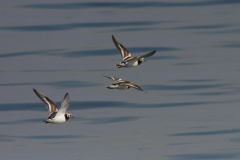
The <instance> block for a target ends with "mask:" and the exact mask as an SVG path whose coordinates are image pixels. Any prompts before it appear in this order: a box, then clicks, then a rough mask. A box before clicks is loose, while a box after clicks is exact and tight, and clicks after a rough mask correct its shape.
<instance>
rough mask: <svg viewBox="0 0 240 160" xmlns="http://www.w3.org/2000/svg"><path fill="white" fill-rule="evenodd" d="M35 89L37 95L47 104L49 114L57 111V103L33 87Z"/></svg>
mask: <svg viewBox="0 0 240 160" xmlns="http://www.w3.org/2000/svg"><path fill="white" fill-rule="evenodd" d="M33 91H34V92H35V93H36V95H37V96H38V97H39V98H40V99H41V100H42V101H43V103H44V104H45V105H46V107H47V109H48V111H49V115H51V114H52V113H53V112H57V111H58V108H57V105H56V104H55V103H54V102H53V101H52V100H51V99H49V98H48V97H46V96H45V95H44V94H42V93H41V92H39V91H37V90H36V89H33Z"/></svg>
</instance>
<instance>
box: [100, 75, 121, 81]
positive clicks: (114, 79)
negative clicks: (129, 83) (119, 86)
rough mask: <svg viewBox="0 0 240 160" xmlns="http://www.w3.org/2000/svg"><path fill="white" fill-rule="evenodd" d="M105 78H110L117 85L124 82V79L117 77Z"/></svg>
mask: <svg viewBox="0 0 240 160" xmlns="http://www.w3.org/2000/svg"><path fill="white" fill-rule="evenodd" d="M103 76H104V75H103ZM104 77H107V78H109V79H111V80H113V81H114V82H115V83H117V82H123V80H122V79H120V78H117V77H108V76H104Z"/></svg>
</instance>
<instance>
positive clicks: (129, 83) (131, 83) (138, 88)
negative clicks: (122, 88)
mask: <svg viewBox="0 0 240 160" xmlns="http://www.w3.org/2000/svg"><path fill="white" fill-rule="evenodd" d="M122 84H124V85H127V86H129V87H132V88H135V89H137V90H140V91H143V92H146V91H144V90H143V89H142V88H141V87H139V86H138V85H136V84H134V83H133V82H129V81H125V82H124V83H122ZM146 93H147V92H146Z"/></svg>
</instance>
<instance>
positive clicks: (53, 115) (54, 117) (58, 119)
mask: <svg viewBox="0 0 240 160" xmlns="http://www.w3.org/2000/svg"><path fill="white" fill-rule="evenodd" d="M33 91H34V92H35V93H36V95H37V96H38V97H39V98H40V99H41V100H42V101H43V103H44V104H45V105H46V107H47V109H48V111H49V117H48V118H47V119H46V120H44V121H42V122H45V123H52V124H58V123H64V122H66V121H67V120H68V119H69V118H73V116H72V115H71V114H70V113H66V110H67V109H68V107H69V103H70V98H69V94H68V93H66V94H65V96H64V98H63V101H62V104H61V108H60V109H59V110H58V108H57V105H56V104H55V103H54V102H53V101H52V100H51V99H49V98H48V97H46V96H45V95H44V94H42V93H41V92H39V91H37V90H36V89H33Z"/></svg>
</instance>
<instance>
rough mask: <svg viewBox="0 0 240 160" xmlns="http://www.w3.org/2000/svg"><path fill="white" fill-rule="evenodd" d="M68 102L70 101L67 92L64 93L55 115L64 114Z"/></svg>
mask: <svg viewBox="0 0 240 160" xmlns="http://www.w3.org/2000/svg"><path fill="white" fill-rule="evenodd" d="M69 103H70V97H69V95H68V93H66V94H65V96H64V98H63V101H62V104H61V108H60V109H59V111H58V112H57V115H56V116H62V115H65V113H66V111H67V109H68V107H69Z"/></svg>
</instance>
